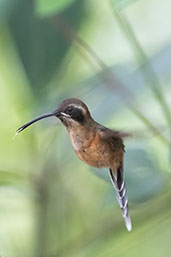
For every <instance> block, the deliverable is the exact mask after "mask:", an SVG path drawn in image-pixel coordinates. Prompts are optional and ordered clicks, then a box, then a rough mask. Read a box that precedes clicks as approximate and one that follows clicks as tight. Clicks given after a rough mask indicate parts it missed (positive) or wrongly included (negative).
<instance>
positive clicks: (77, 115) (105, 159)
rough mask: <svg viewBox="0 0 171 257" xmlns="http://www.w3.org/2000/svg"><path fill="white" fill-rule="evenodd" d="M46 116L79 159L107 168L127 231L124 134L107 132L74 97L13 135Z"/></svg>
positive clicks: (127, 213) (128, 222) (129, 221)
mask: <svg viewBox="0 0 171 257" xmlns="http://www.w3.org/2000/svg"><path fill="white" fill-rule="evenodd" d="M49 116H56V117H57V118H59V119H60V120H61V122H62V123H63V124H64V126H65V127H66V128H67V130H68V133H69V136H70V139H71V143H72V145H73V148H74V151H75V153H76V155H77V156H78V158H79V159H80V160H82V161H83V162H85V163H87V164H88V165H90V166H93V167H97V168H104V167H106V168H108V169H109V176H110V179H111V182H112V184H113V186H114V188H115V191H116V196H117V200H118V202H119V205H120V208H121V209H122V215H123V217H124V220H125V224H126V227H127V229H128V230H129V231H130V230H131V228H132V225H131V219H130V216H129V210H128V199H127V197H126V187H125V182H124V178H123V158H124V144H123V138H124V137H125V136H127V134H124V133H122V132H118V131H114V130H111V129H108V128H106V127H104V126H102V125H100V124H99V123H97V122H96V121H94V120H93V118H92V117H91V115H90V112H89V110H88V108H87V106H86V105H85V104H84V103H83V102H82V101H80V100H79V99H75V98H70V99H66V100H64V101H63V102H62V103H60V104H59V105H58V107H57V109H56V110H55V111H54V112H52V113H49V114H45V115H43V116H40V117H38V118H36V119H35V120H33V121H31V122H29V123H27V124H25V125H24V126H22V127H20V128H19V129H18V131H17V132H18V133H19V132H20V131H22V130H23V129H25V128H26V127H28V126H29V125H31V124H32V123H34V122H36V121H38V120H40V119H43V118H46V117H49Z"/></svg>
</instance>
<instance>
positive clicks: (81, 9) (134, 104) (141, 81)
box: [0, 0, 171, 257]
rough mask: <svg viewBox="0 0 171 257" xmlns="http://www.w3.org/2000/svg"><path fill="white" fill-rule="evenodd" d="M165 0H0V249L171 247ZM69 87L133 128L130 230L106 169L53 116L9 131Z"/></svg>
mask: <svg viewBox="0 0 171 257" xmlns="http://www.w3.org/2000/svg"><path fill="white" fill-rule="evenodd" d="M170 8H171V3H170V1H169V0H164V1H161V0H160V1H157V2H156V1H154V0H150V1H149V0H141V1H133V0H127V1H125V0H113V1H112V0H111V1H110V0H109V1H103V0H100V1H99V0H94V1H90V0H88V1H84V0H60V1H59V0H53V1H48V0H37V1H31V0H30V1H28V0H27V1H26V0H0V50H1V54H0V89H1V91H0V92H1V93H0V101H1V119H2V122H1V127H0V135H1V139H0V140H1V149H0V154H1V158H0V192H1V194H0V210H1V211H0V226H1V230H0V255H1V256H6V257H15V256H17V257H18V256H26V257H27V256H29V257H30V256H33V257H57V256H60V257H67V256H68V257H72V256H73V257H77V256H78V257H84V256H86V257H88V256H89V257H96V256H98V257H106V256H107V257H110V256H111V257H113V256H115V257H117V256H118V257H121V256H127V257H129V256H130V257H132V256H134V257H136V256H137V257H141V256H142V257H144V256H146V257H148V256H149V257H151V256H153V255H154V256H156V257H160V256H162V255H163V254H164V255H165V256H170V251H171V246H170V236H171V235H170V234H171V232H170V226H171V216H170V212H171V206H170V197H171V188H170V181H171V180H170V176H171V158H170V156H171V151H170V150H171V143H170V142H171V126H170V125H171V123H170V122H171V118H170V117H171V113H170V109H171V97H170V95H171V87H170V81H171V75H170V65H171V58H170V57H171V41H170V33H169V31H170ZM163 13H164V14H165V15H163ZM156 28H157V29H156ZM123 36H124V37H123ZM69 97H78V98H80V99H82V100H83V101H85V102H86V103H87V105H88V106H89V108H90V110H91V112H92V115H93V117H94V118H95V119H96V120H97V121H98V122H100V123H103V124H105V125H106V126H108V127H110V128H114V129H121V130H123V131H128V132H132V134H133V136H132V138H128V139H127V141H125V145H126V152H125V180H126V184H127V189H128V196H129V202H130V213H131V217H132V221H133V230H132V231H131V232H130V233H128V232H127V231H126V229H125V227H124V222H123V219H122V217H121V211H120V209H119V207H118V204H117V202H116V199H115V193H114V190H113V188H112V185H111V184H110V183H107V182H109V178H108V174H107V170H105V169H104V170H97V169H94V168H90V167H88V166H86V165H85V164H84V163H82V162H80V161H79V160H78V158H76V156H75V154H74V152H73V149H72V147H71V143H70V140H69V138H68V135H67V132H66V130H65V129H64V128H63V126H58V123H59V122H58V121H57V120H56V119H55V118H51V119H47V120H44V121H42V122H40V123H37V124H35V125H33V126H32V127H30V128H29V129H27V130H26V131H24V132H23V133H22V134H20V135H18V136H17V137H16V138H15V139H14V140H12V137H13V135H14V134H15V131H16V129H17V128H18V127H19V126H20V125H22V124H23V123H25V122H27V121H28V120H30V119H32V118H33V117H35V116H36V115H38V114H42V113H44V112H48V111H50V110H53V109H55V108H56V105H57V104H58V103H59V102H60V101H62V100H63V99H65V98H69ZM169 158H170V159H169Z"/></svg>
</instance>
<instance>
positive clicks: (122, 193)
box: [109, 167, 132, 231]
mask: <svg viewBox="0 0 171 257" xmlns="http://www.w3.org/2000/svg"><path fill="white" fill-rule="evenodd" d="M109 176H110V179H111V181H112V184H113V186H114V189H115V191H116V198H117V200H118V203H119V205H120V208H121V209H122V216H123V218H124V220H125V225H126V227H127V229H128V231H131V229H132V224H131V218H130V216H129V207H128V198H127V195H126V186H125V182H124V178H123V171H122V169H121V167H120V168H119V169H118V170H117V173H116V172H115V173H114V172H113V171H112V169H109Z"/></svg>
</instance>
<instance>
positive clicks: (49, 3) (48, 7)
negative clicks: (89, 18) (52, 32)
mask: <svg viewBox="0 0 171 257" xmlns="http://www.w3.org/2000/svg"><path fill="white" fill-rule="evenodd" d="M73 2H75V0H37V1H36V2H35V8H36V13H37V14H38V15H39V16H50V15H53V14H57V13H60V12H62V11H64V10H65V9H66V8H68V7H69V6H70V5H71V4H72V3H73Z"/></svg>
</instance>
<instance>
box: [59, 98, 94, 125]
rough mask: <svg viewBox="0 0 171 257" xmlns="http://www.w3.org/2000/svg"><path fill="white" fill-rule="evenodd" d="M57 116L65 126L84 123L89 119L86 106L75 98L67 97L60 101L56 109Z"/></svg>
mask: <svg viewBox="0 0 171 257" xmlns="http://www.w3.org/2000/svg"><path fill="white" fill-rule="evenodd" d="M56 111H57V113H58V114H57V117H58V118H59V119H60V120H61V121H62V123H63V124H64V125H65V126H66V127H74V126H78V125H83V124H85V123H86V122H87V121H88V120H90V119H91V116H90V112H89V110H88V108H87V106H86V105H85V104H84V103H83V102H82V101H80V100H79V99H76V98H69V99H66V100H64V101H63V102H62V103H60V104H59V105H58V107H57V109H56Z"/></svg>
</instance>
